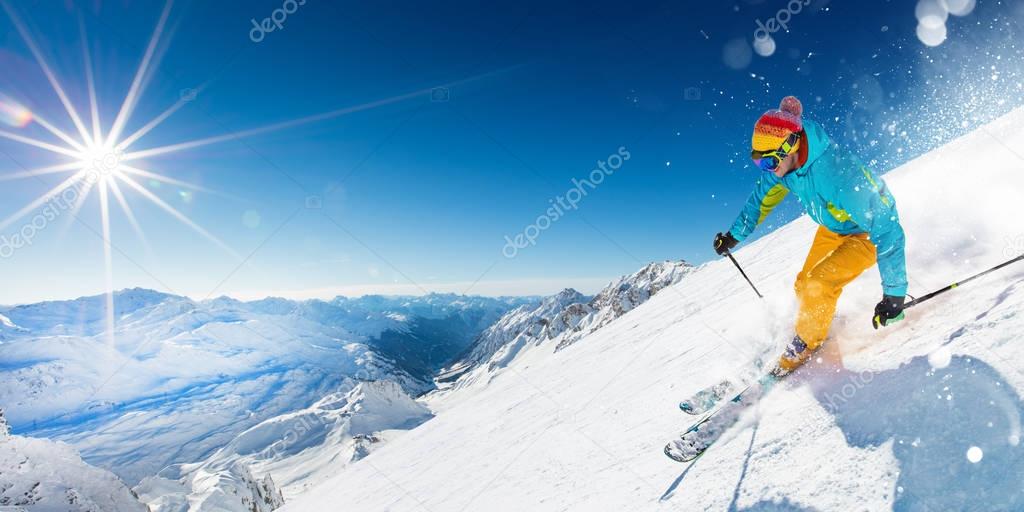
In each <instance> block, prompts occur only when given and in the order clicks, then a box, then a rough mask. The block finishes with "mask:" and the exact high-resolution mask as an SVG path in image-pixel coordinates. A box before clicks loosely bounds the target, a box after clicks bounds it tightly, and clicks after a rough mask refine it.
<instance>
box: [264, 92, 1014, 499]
mask: <svg viewBox="0 0 1024 512" xmlns="http://www.w3.org/2000/svg"><path fill="white" fill-rule="evenodd" d="M1021 147H1024V110H1017V111H1014V112H1012V113H1011V114H1009V115H1007V116H1004V117H1003V118H1000V119H998V120H997V121H995V122H993V123H991V124H989V125H987V126H985V127H983V128H981V129H980V130H978V131H976V132H973V133H971V134H969V135H967V136H965V137H963V138H961V139H958V140H956V141H953V142H951V143H950V144H947V145H945V146H943V147H941V148H938V149H937V150H935V151H933V152H931V153H929V154H926V155H924V156H922V157H920V158H918V159H915V160H913V161H911V162H909V163H907V164H906V165H904V166H902V167H900V168H899V169H896V170H894V171H893V172H891V173H889V174H887V176H886V181H887V182H888V184H889V186H890V187H891V188H892V190H893V192H894V193H895V195H896V198H897V201H898V203H899V206H900V212H901V217H902V220H903V222H904V226H905V228H906V230H907V238H908V250H907V254H908V258H909V262H908V264H909V273H910V280H911V293H914V294H918V295H920V294H923V293H925V292H927V291H930V290H932V289H934V288H937V287H940V286H944V285H946V284H948V283H949V282H950V281H952V280H954V279H957V278H961V277H964V276H967V275H969V274H971V273H974V272H976V271H979V270H982V269H985V268H987V267H989V266H991V265H993V264H996V263H998V262H1000V261H1002V260H1005V259H1008V257H1010V256H1013V255H1015V254H1019V253H1021V252H1024V244H1021V243H1020V241H1021V240H1022V236H1024V223H1022V222H1021V221H1020V214H1019V209H1020V204H1021V201H1022V198H1024V159H1022V158H1021V156H1020V155H1019V154H1018V153H1015V152H1014V151H1013V150H1012V148H1021ZM967 172H969V173H970V177H969V180H968V179H965V173H967ZM753 179H754V176H753V175H751V182H753ZM967 185H971V186H967ZM720 228H721V227H720V226H707V227H706V229H707V232H708V233H709V237H710V234H712V233H714V232H715V231H716V230H717V229H720ZM814 229H815V226H814V225H813V224H812V222H811V221H810V220H808V219H807V218H806V217H803V218H800V219H798V220H797V221H795V222H793V223H791V224H788V225H786V226H784V227H782V228H781V229H779V230H777V231H776V232H774V233H772V234H770V235H768V236H766V237H764V238H762V239H760V240H758V241H757V242H755V243H753V244H751V245H749V246H745V247H744V248H742V249H741V250H739V251H738V252H737V255H736V256H737V258H738V259H739V260H740V261H741V262H743V263H744V264H745V265H746V266H747V272H748V273H749V274H750V275H751V276H752V278H753V279H755V280H756V282H757V283H758V285H759V286H760V288H761V291H762V292H764V293H765V295H766V297H767V299H766V300H764V301H759V300H758V299H757V298H756V297H755V296H754V294H753V292H752V291H751V290H750V289H749V287H748V286H747V284H746V282H744V281H743V280H742V278H740V276H739V275H737V273H736V269H735V268H733V267H732V265H731V264H730V263H729V262H728V261H724V260H722V261H715V262H712V263H709V264H707V265H704V266H701V267H700V268H698V269H697V270H696V271H694V272H693V273H692V274H690V275H689V276H687V277H686V278H685V279H683V280H682V282H680V283H679V284H677V285H675V286H672V287H670V288H668V289H666V290H664V291H663V292H662V293H659V294H657V295H656V296H655V297H653V298H652V299H651V300H649V301H648V302H646V303H645V304H643V305H642V306H640V307H638V308H636V309H634V310H632V311H630V312H628V313H626V314H625V315H623V316H622V317H621V318H619V319H618V320H616V321H615V322H612V323H610V324H608V325H607V326H605V327H603V328H601V329H600V330H598V331H597V332H595V333H593V334H591V335H589V336H587V337H586V338H585V339H584V340H583V341H582V342H579V343H575V344H573V345H571V346H569V347H568V348H566V349H564V350H561V351H559V352H556V353H551V352H550V351H539V350H533V351H529V352H526V353H524V354H523V355H522V356H521V357H519V358H517V359H516V360H514V361H513V362H512V363H511V364H510V365H509V366H507V367H505V368H503V369H500V370H499V371H498V372H497V374H496V376H495V378H493V379H492V380H491V381H490V383H489V384H488V385H486V386H482V387H472V388H467V389H466V390H462V391H461V392H460V393H462V394H464V395H465V396H463V397H461V398H460V400H459V401H457V403H454V404H453V405H452V406H451V407H450V408H447V409H446V410H443V411H441V412H440V413H438V415H437V417H435V418H434V419H433V420H431V421H429V422H427V423H425V424H423V425H422V426H421V427H419V428H417V429H414V430H412V431H411V432H409V433H407V434H406V435H404V436H402V437H401V438H399V439H396V440H395V441H394V442H392V443H389V444H388V445H387V446H384V447H383V448H382V449H381V450H379V451H377V452H375V453H373V454H371V455H370V456H369V457H367V458H366V459H365V460H364V461H362V462H361V463H359V464H355V465H352V466H351V467H350V468H348V469H347V470H346V471H344V472H342V473H339V474H338V475H336V476H335V477H334V478H332V479H331V480H329V481H327V482H325V483H324V484H322V485H320V486H318V487H317V488H315V489H312V490H311V491H310V492H308V493H306V494H304V495H303V496H301V497H300V498H298V499H297V500H296V501H294V502H292V503H289V504H288V505H286V507H285V508H284V510H287V511H289V512H294V511H318V510H365V511H378V510H392V511H406V510H409V511H412V510H417V511H421V510H431V511H435V512H442V511H461V510H509V511H517V510H531V511H546V510H552V511H555V510H586V511H604V510H609V511H619V510H631V511H635V510H663V509H664V510H766V509H767V510H888V509H895V510H968V509H972V508H973V509H981V510H1022V509H1024V491H1022V490H1021V486H1020V482H1021V481H1022V480H1024V462H1022V460H1024V448H1022V447H1021V446H1020V435H1021V431H1020V425H1021V413H1022V411H1024V403H1022V401H1021V398H1020V396H1021V393H1022V392H1024V375H1022V373H1021V361H1024V344H1021V338H1020V333H1021V332H1024V314H1022V311H1024V267H1020V266H1018V267H1011V268H1008V269H1006V270H1004V271H1002V272H1001V273H998V274H996V275H992V276H990V277H986V278H983V279H981V280H978V281H976V282H973V283H971V284H969V285H966V286H964V287H962V288H960V289H958V290H956V291H954V292H952V293H951V294H950V295H948V296H944V297H942V298H939V299H935V300H934V301H933V302H929V303H926V304H924V305H922V306H920V307H918V308H916V309H913V310H910V311H909V312H908V316H909V319H908V320H906V321H904V322H902V323H900V324H897V325H896V326H894V327H890V328H887V329H885V330H882V331H878V332H876V331H874V330H872V329H871V328H870V327H869V321H870V320H869V318H870V315H871V311H872V308H873V306H874V304H875V303H876V302H877V301H878V299H879V297H880V294H881V293H880V286H879V277H878V273H877V270H875V269H872V270H869V271H868V272H866V273H865V274H864V275H863V276H862V277H861V278H859V279H858V280H857V281H855V282H854V283H853V284H851V285H850V286H849V287H848V288H847V290H846V292H845V293H844V296H843V297H842V300H841V301H840V307H839V310H838V320H837V322H836V324H835V327H834V329H833V336H832V339H831V340H830V341H829V342H828V343H827V345H826V349H825V351H824V352H823V353H822V355H821V357H820V358H819V359H818V360H816V361H814V362H812V363H810V366H807V367H805V368H803V369H801V371H800V372H798V373H797V374H796V375H794V376H792V378H790V379H788V380H787V381H785V382H784V383H783V384H780V385H779V386H778V387H776V388H775V389H773V390H772V392H771V393H769V394H768V395H767V396H766V397H765V399H764V400H763V401H762V403H761V404H760V406H759V408H758V409H757V410H756V411H753V412H752V413H751V414H749V415H748V416H747V417H745V418H744V419H743V420H742V422H741V424H740V425H737V427H736V428H734V429H732V430H731V431H730V432H729V433H728V434H727V435H726V436H725V437H724V438H722V439H721V441H720V442H719V443H718V444H716V445H715V446H714V447H713V448H712V449H711V450H710V451H709V452H708V453H707V454H706V455H705V456H704V457H703V458H701V459H699V460H697V461H696V462H695V463H694V464H692V465H680V464H677V463H674V462H672V461H670V460H669V459H667V458H666V457H665V456H664V455H662V453H661V447H662V446H663V444H664V443H665V442H666V441H667V440H668V439H669V438H670V436H671V435H673V434H674V433H676V432H678V431H680V430H681V429H683V428H685V426H687V424H688V422H687V418H686V417H684V416H683V415H682V414H681V413H680V412H679V411H678V410H677V407H676V404H677V402H678V400H679V399H680V398H683V397H685V396H686V395H688V394H690V393H692V392H694V391H696V390H698V389H700V388H702V387H704V386H706V385H708V384H711V383H713V382H715V381H717V380H718V379H720V378H722V377H723V376H726V375H730V374H738V373H743V368H744V366H745V364H746V363H747V362H748V361H750V360H752V359H753V358H754V357H755V356H756V355H758V354H760V353H763V352H765V351H767V350H777V349H778V347H779V346H780V345H781V343H782V342H783V341H784V340H785V339H786V338H787V337H788V336H789V335H790V334H791V331H790V329H791V325H790V324H791V321H792V318H793V313H794V308H795V304H794V298H793V293H792V282H793V278H794V276H795V274H796V272H797V271H798V269H799V267H800V265H801V263H802V261H803V257H804V255H805V254H806V251H807V248H808V245H809V243H810V241H811V239H812V237H813V233H814ZM968 453H970V454H971V457H972V458H970V459H969V458H968ZM979 454H980V455H981V458H980V460H979V459H978V457H977V456H978V455H979Z"/></svg>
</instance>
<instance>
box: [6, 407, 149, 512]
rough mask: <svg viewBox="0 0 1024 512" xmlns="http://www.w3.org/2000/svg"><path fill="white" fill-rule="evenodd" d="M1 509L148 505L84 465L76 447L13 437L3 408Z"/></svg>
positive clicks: (69, 510)
mask: <svg viewBox="0 0 1024 512" xmlns="http://www.w3.org/2000/svg"><path fill="white" fill-rule="evenodd" d="M0 510H24V511H26V512H95V511H107V510H109V511H118V512H121V511H124V512H131V511H137V512H144V511H146V506H145V505H143V504H142V503H141V502H140V501H139V500H138V498H137V497H136V496H135V495H134V494H133V493H132V491H131V490H129V489H128V487H127V486H126V485H125V484H124V482H122V481H121V480H119V479H118V478H117V477H116V476H114V475H113V474H111V473H110V472H109V471H105V470H102V469H99V468H95V467H92V466H90V465H88V464H86V463H85V462H84V461H83V460H82V458H81V457H80V456H79V455H78V452H76V451H75V449H74V448H72V447H70V446H68V445H66V444H64V443H55V442H53V441H47V440H45V439H34V438H30V437H22V436H12V435H10V433H9V432H8V427H7V421H6V419H5V418H4V414H3V410H2V409H0Z"/></svg>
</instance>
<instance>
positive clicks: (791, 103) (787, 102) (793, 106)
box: [779, 96, 804, 117]
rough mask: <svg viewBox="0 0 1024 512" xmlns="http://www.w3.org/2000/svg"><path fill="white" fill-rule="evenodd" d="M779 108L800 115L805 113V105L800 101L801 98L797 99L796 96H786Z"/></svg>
mask: <svg viewBox="0 0 1024 512" xmlns="http://www.w3.org/2000/svg"><path fill="white" fill-rule="evenodd" d="M779 110H781V111H783V112H789V113H790V114H793V115H794V116H797V117H800V116H801V115H802V114H803V113H804V106H803V104H801V103H800V100H798V99H796V96H786V97H785V98H782V102H781V103H779Z"/></svg>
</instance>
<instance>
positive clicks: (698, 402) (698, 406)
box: [679, 380, 736, 416]
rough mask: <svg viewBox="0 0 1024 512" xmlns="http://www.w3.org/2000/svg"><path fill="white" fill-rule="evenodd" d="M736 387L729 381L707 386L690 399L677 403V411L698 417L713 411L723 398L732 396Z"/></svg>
mask: <svg viewBox="0 0 1024 512" xmlns="http://www.w3.org/2000/svg"><path fill="white" fill-rule="evenodd" d="M735 389H736V385H735V384H733V383H732V381H729V380H723V381H722V382H719V383H717V384H713V385H711V386H708V387H706V388H704V389H702V390H700V391H698V392H696V393H694V395H693V396H691V397H690V398H687V399H686V400H683V401H682V402H679V409H680V410H681V411H683V412H685V413H686V414H690V415H693V416H699V415H701V414H704V413H706V412H708V411H710V410H711V409H713V408H714V407H715V406H716V405H718V403H719V402H721V401H722V399H723V398H725V397H726V396H729V395H730V394H732V393H733V392H734V391H735Z"/></svg>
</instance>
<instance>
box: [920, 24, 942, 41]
mask: <svg viewBox="0 0 1024 512" xmlns="http://www.w3.org/2000/svg"><path fill="white" fill-rule="evenodd" d="M917 38H918V39H920V40H921V42H922V43H924V44H926V45H928V46H938V45H940V44H942V43H943V41H945V40H946V25H945V24H942V25H939V26H938V27H928V26H925V25H924V24H923V23H922V24H918V25H917Z"/></svg>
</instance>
